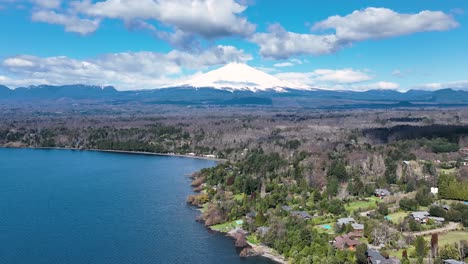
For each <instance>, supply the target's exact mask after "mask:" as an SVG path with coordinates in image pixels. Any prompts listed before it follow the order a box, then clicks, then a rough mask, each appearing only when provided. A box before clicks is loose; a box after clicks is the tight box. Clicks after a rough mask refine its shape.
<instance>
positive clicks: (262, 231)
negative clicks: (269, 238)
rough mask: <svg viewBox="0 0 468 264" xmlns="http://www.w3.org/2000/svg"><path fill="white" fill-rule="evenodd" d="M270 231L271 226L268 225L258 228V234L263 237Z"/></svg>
mask: <svg viewBox="0 0 468 264" xmlns="http://www.w3.org/2000/svg"><path fill="white" fill-rule="evenodd" d="M268 231H270V228H269V227H268V226H261V227H259V228H257V234H259V235H260V236H262V237H263V236H266V234H267V233H268Z"/></svg>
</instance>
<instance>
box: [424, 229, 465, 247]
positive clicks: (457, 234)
mask: <svg viewBox="0 0 468 264" xmlns="http://www.w3.org/2000/svg"><path fill="white" fill-rule="evenodd" d="M424 239H426V240H427V241H430V240H431V236H425V237H424ZM460 240H468V231H452V232H448V233H445V234H443V235H439V245H441V246H443V245H446V244H453V243H458V242H460Z"/></svg>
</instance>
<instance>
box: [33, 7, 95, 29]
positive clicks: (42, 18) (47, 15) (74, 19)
mask: <svg viewBox="0 0 468 264" xmlns="http://www.w3.org/2000/svg"><path fill="white" fill-rule="evenodd" d="M32 20H33V21H37V22H45V23H49V24H57V25H63V26H64V27H65V31H67V32H74V33H78V34H82V35H86V34H89V33H92V32H94V31H96V29H97V28H98V27H99V24H100V19H87V18H80V17H78V16H77V15H74V14H61V13H57V12H56V11H53V10H39V11H35V12H34V13H33V14H32Z"/></svg>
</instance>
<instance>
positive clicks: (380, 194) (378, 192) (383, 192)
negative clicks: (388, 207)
mask: <svg viewBox="0 0 468 264" xmlns="http://www.w3.org/2000/svg"><path fill="white" fill-rule="evenodd" d="M391 194H392V193H391V192H390V191H389V190H387V189H375V191H374V195H375V196H376V197H379V198H380V199H383V198H384V197H386V196H389V195H391Z"/></svg>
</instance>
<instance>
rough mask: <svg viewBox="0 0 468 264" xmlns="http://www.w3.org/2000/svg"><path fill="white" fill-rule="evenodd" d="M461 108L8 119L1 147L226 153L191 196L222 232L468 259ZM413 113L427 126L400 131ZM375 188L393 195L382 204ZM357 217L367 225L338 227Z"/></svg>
mask: <svg viewBox="0 0 468 264" xmlns="http://www.w3.org/2000/svg"><path fill="white" fill-rule="evenodd" d="M454 111H455V110H454ZM464 113H465V112H461V113H459V112H456V114H455V113H454V112H450V111H448V112H447V113H445V114H436V113H435V112H421V113H413V112H400V111H394V112H392V111H388V112H369V113H363V112H358V111H357V112H353V111H349V112H331V113H324V112H317V113H293V114H281V115H280V114H271V115H261V116H254V115H242V116H235V117H232V116H209V117H206V116H194V117H190V118H188V117H184V116H181V117H170V118H169V117H145V118H139V119H138V118H136V119H134V118H131V119H129V118H124V117H118V118H114V119H112V121H109V120H110V119H109V118H107V117H103V118H94V119H88V118H84V119H81V118H77V117H72V118H69V119H55V118H53V119H50V118H47V119H45V120H47V122H44V123H42V124H41V125H38V123H37V121H35V122H31V120H28V119H27V118H21V119H17V120H7V121H6V122H2V123H1V125H0V144H1V145H2V146H11V147H65V148H67V147H68V148H78V149H103V150H124V151H146V152H158V153H178V154H191V155H200V156H213V157H217V158H223V159H226V162H222V163H219V164H218V165H217V166H215V167H213V168H208V169H204V170H202V171H200V172H198V173H195V174H194V175H193V176H192V177H193V182H192V186H193V187H194V189H195V190H196V191H197V192H198V193H197V194H196V195H194V196H191V197H189V198H188V202H190V203H192V204H193V205H196V206H199V207H200V208H201V209H202V210H201V212H202V215H201V218H202V219H203V221H204V222H205V224H206V225H208V226H210V227H211V228H212V229H213V230H217V231H220V232H228V231H231V230H233V229H236V228H237V229H242V230H244V231H245V232H247V234H248V235H247V236H245V239H246V240H247V241H248V242H251V243H252V244H255V245H264V246H268V247H270V248H273V249H274V250H276V252H278V253H279V254H281V255H283V256H284V257H286V258H287V259H288V260H289V261H290V262H291V263H365V262H364V261H365V259H366V258H367V257H366V255H365V253H366V252H367V250H368V248H370V247H372V248H379V254H381V255H382V256H383V257H389V256H394V257H397V258H399V259H400V260H401V261H402V262H403V263H419V262H420V261H424V259H427V258H428V257H429V254H433V253H434V254H433V255H432V256H433V257H434V258H435V259H436V260H437V261H439V262H438V263H440V260H441V259H442V258H443V257H445V256H452V257H456V259H460V260H461V259H464V258H466V257H467V255H463V256H462V255H461V254H460V250H458V251H457V252H459V254H458V256H455V254H453V252H455V251H454V250H453V248H455V245H454V244H453V243H457V246H458V248H461V247H465V246H467V243H466V242H463V240H464V238H465V237H466V236H464V235H468V232H467V231H465V229H463V228H466V227H467V226H468V206H467V205H464V204H463V201H465V200H467V199H468V198H467V197H466V195H468V191H466V186H468V166H466V164H465V158H466V157H467V156H466V153H465V152H464V148H466V147H467V146H468V138H467V135H468V132H467V131H468V126H467V125H466V124H465V123H463V122H465V121H466V120H465V119H464V118H463V117H464V116H466V115H464ZM455 115H456V116H458V118H457V119H452V117H453V116H455ZM363 116H364V117H365V118H363ZM426 116H430V117H431V120H432V121H431V122H433V123H432V124H428V123H427V122H426V121H424V120H427V119H425V118H424V117H426ZM408 118H416V120H420V121H417V122H416V123H414V122H412V123H411V125H407V124H405V125H401V124H400V123H401V122H400V120H403V121H404V120H407V119H408ZM381 120H387V121H386V122H385V124H382V122H381ZM392 120H397V121H396V122H395V121H392ZM411 120H413V119H411ZM418 122H419V123H418ZM437 122H439V124H437ZM77 124H79V125H77ZM460 127H461V128H460ZM382 131H384V133H383V132H382ZM431 187H432V188H435V187H437V188H438V193H437V194H433V193H431ZM377 189H385V190H388V191H389V193H390V195H385V196H382V197H376V190H377ZM377 196H378V195H377ZM442 206H448V207H445V208H444V207H442ZM417 211H427V212H428V214H429V216H430V217H442V218H444V221H442V222H437V221H438V220H437V218H435V219H434V218H427V219H425V222H423V221H421V220H416V219H414V218H412V216H411V213H413V212H417ZM349 217H352V218H353V219H354V221H355V222H356V223H357V224H360V225H363V230H359V229H355V227H357V228H359V226H356V225H355V226H353V225H352V224H351V223H349V224H344V225H339V224H337V221H338V219H340V218H349ZM426 220H427V221H426ZM448 222H453V223H455V225H454V227H455V229H451V228H452V226H453V225H451V224H450V223H448ZM356 232H358V233H359V235H356V234H355V233H356ZM421 232H428V233H427V234H429V237H430V235H431V234H432V233H431V232H434V233H440V235H438V238H439V239H438V245H440V246H439V252H433V253H429V252H430V249H432V248H433V247H434V246H433V245H432V244H431V241H430V240H428V239H427V237H428V235H427V234H426V233H424V235H419V234H423V233H421ZM349 234H353V235H356V236H358V237H356V238H353V240H355V241H358V242H359V243H358V245H356V246H349V245H347V244H346V245H347V246H344V247H343V248H340V247H338V246H337V245H336V243H335V242H334V241H336V239H337V238H338V239H339V237H340V236H344V235H349ZM419 237H421V238H422V240H421V239H419ZM458 238H460V239H458ZM236 243H237V242H236ZM241 244H243V243H241ZM464 252H466V253H468V250H465V251H464Z"/></svg>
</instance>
